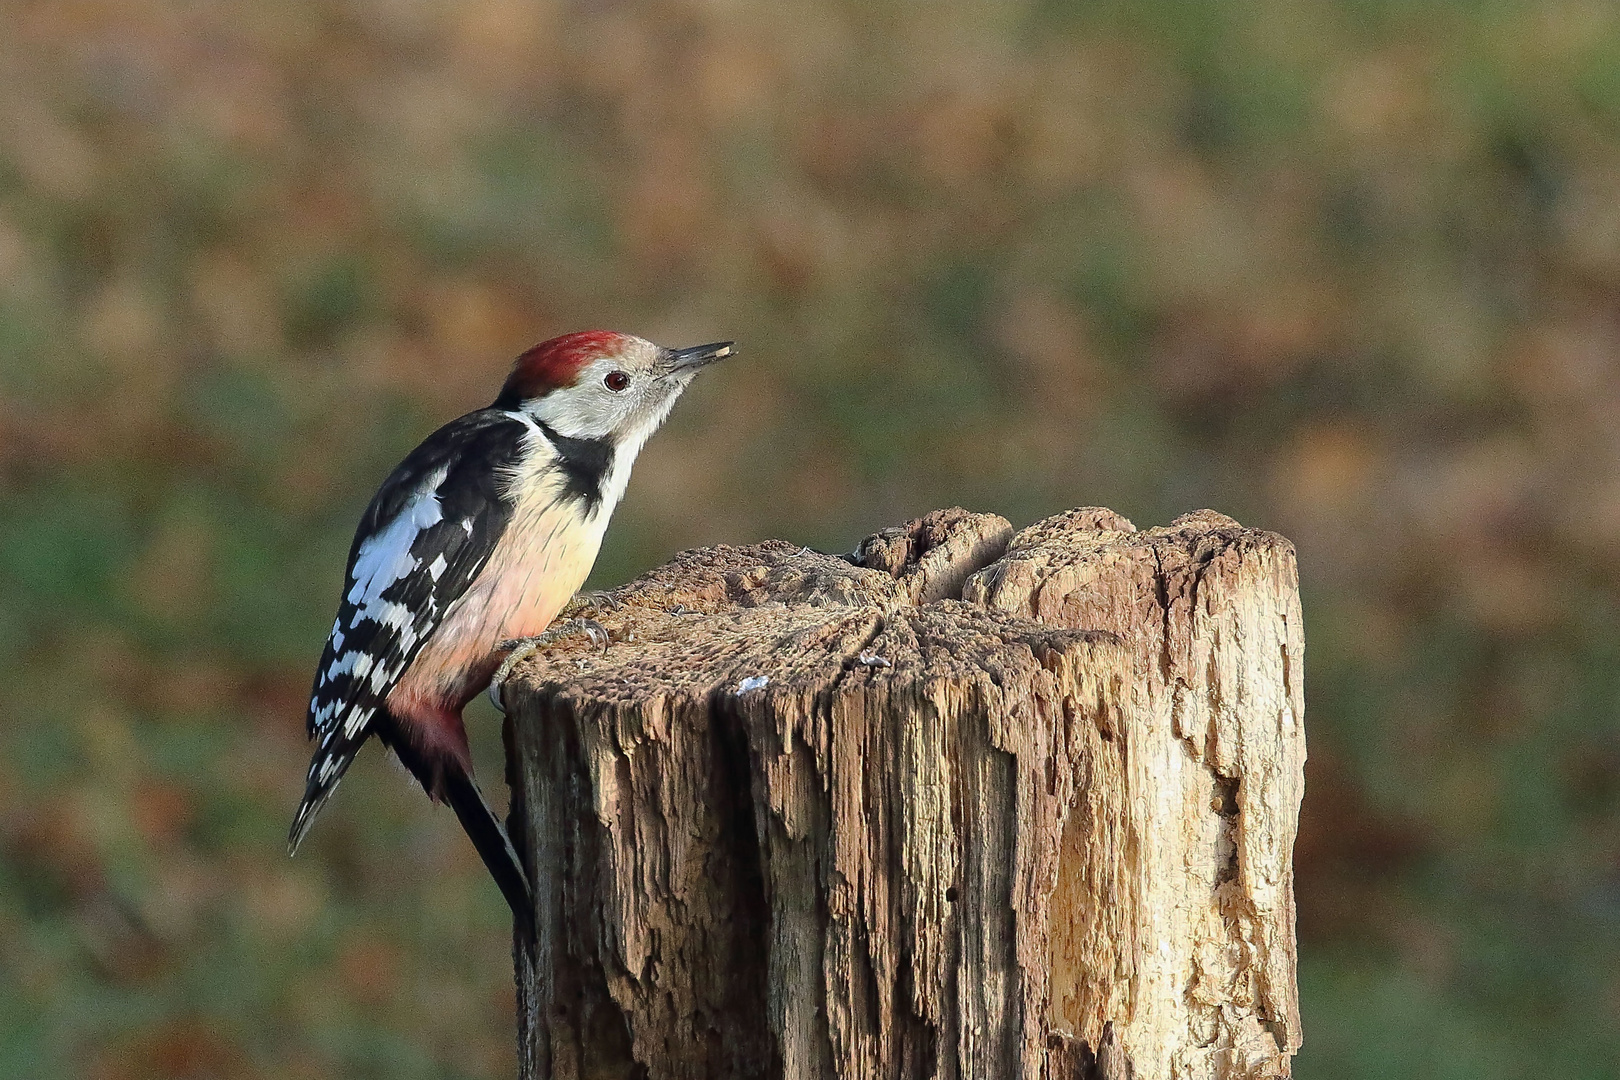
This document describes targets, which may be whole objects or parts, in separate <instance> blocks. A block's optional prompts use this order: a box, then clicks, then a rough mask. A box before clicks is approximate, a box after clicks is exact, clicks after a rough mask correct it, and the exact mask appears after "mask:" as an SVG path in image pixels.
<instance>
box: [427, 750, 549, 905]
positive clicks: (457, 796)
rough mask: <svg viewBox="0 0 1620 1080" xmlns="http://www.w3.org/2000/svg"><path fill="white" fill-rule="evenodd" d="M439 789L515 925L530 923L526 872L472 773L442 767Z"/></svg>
mask: <svg viewBox="0 0 1620 1080" xmlns="http://www.w3.org/2000/svg"><path fill="white" fill-rule="evenodd" d="M441 790H442V791H443V794H444V801H445V802H447V803H449V804H450V808H451V809H452V810H454V811H455V812H456V817H457V818H459V819H460V820H461V827H462V828H463V829H465V830H466V832H467V836H468V838H469V839H471V840H472V842H473V847H475V848H477V849H478V854H479V856H480V857H481V858H483V860H484V865H485V866H486V867H488V868H489V872H490V875H491V876H492V877H494V879H495V884H496V885H499V886H500V889H501V893H502V895H504V896H505V897H506V902H507V904H508V905H510V906H511V908H512V915H513V916H514V917H515V918H516V919H517V920H518V925H519V926H521V927H524V928H528V927H531V926H533V925H534V894H533V893H532V892H531V891H530V889H529V878H528V875H526V874H525V873H524V872H523V861H522V860H521V859H519V858H518V853H517V849H516V848H514V847H513V846H512V839H511V837H510V836H508V835H507V832H506V826H505V825H502V824H501V821H500V819H499V818H497V817H496V816H495V811H493V810H491V809H490V807H489V803H487V802H485V801H484V793H483V792H482V791H479V790H478V785H477V784H476V783H474V782H473V779H472V777H470V776H465V775H463V774H461V773H460V772H459V770H446V772H445V774H444V777H443V784H442V788H441Z"/></svg>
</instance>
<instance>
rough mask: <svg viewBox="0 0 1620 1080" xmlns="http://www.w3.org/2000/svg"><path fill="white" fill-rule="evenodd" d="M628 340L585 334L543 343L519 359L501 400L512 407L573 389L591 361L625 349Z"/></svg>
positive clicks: (610, 334) (593, 332)
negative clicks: (549, 394) (582, 371)
mask: <svg viewBox="0 0 1620 1080" xmlns="http://www.w3.org/2000/svg"><path fill="white" fill-rule="evenodd" d="M625 344H626V336H625V335H624V334H618V333H615V332H613V331H612V330H582V331H580V332H579V333H577V334H564V335H563V336H562V337H554V338H552V339H551V340H550V341H542V342H541V343H540V344H538V345H536V346H535V347H534V348H532V349H530V350H529V351H528V352H525V353H524V354H523V355H522V356H520V357H518V358H517V363H516V364H514V365H512V374H511V375H509V376H507V379H506V385H505V386H503V387H501V396H500V398H499V399H498V401H499V402H501V403H502V404H505V405H508V406H512V405H516V404H517V403H518V402H520V401H524V400H526V399H528V398H535V397H539V396H540V395H542V394H544V393H546V392H547V391H550V390H557V389H560V388H562V387H565V386H573V385H574V383H575V382H576V381H577V380H578V379H579V373H580V370H581V369H582V368H584V367H585V365H587V364H589V363H590V362H591V361H592V360H596V359H598V358H600V357H603V356H611V355H612V354H614V353H617V352H620V351H622V350H623V349H624V346H625Z"/></svg>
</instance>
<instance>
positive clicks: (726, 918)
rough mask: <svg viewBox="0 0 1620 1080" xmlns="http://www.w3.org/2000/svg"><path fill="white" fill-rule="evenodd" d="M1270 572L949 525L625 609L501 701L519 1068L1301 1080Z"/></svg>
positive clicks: (1220, 542) (679, 565) (1203, 545)
mask: <svg viewBox="0 0 1620 1080" xmlns="http://www.w3.org/2000/svg"><path fill="white" fill-rule="evenodd" d="M1293 565H1294V564H1293V552H1292V549H1291V548H1290V547H1289V545H1288V544H1287V542H1286V541H1284V540H1282V539H1281V538H1280V537H1275V536H1273V535H1271V534H1268V533H1261V532H1257V531H1254V530H1245V529H1242V528H1241V527H1239V526H1237V524H1236V523H1235V522H1231V521H1230V520H1229V519H1226V518H1221V517H1219V515H1213V514H1209V513H1207V512H1206V513H1204V514H1202V515H1195V516H1191V517H1188V518H1183V519H1180V520H1179V521H1178V522H1176V523H1175V524H1174V525H1172V526H1171V527H1170V528H1169V529H1162V530H1153V531H1150V532H1146V533H1138V532H1136V531H1135V530H1133V529H1132V528H1131V527H1130V525H1129V523H1128V522H1125V521H1124V520H1123V519H1121V518H1119V517H1118V516H1117V515H1113V514H1112V513H1110V512H1108V511H1102V510H1084V511H1073V512H1070V513H1069V514H1065V515H1060V516H1059V517H1057V518H1054V519H1050V520H1048V521H1046V522H1042V523H1039V524H1038V525H1035V526H1032V527H1030V528H1029V529H1025V530H1023V531H1022V532H1018V533H1016V534H1015V533H1014V532H1013V530H1012V527H1011V526H1010V525H1009V524H1008V523H1007V522H1006V521H1005V520H1004V519H1001V518H998V517H995V516H994V515H981V514H971V513H968V512H967V511H963V510H959V509H958V510H948V511H936V512H935V513H933V514H930V515H928V516H927V517H925V518H922V519H919V520H917V521H915V522H911V523H908V524H907V525H905V526H901V527H899V528H897V529H891V530H885V531H884V532H882V533H879V534H876V535H875V536H873V537H869V538H868V539H867V540H866V541H864V542H863V543H862V544H861V545H860V546H859V547H858V548H857V551H856V553H855V554H854V555H853V556H850V557H847V558H846V557H837V556H829V555H823V554H819V553H815V552H810V551H807V550H804V549H801V548H797V547H795V546H794V545H791V544H786V543H782V542H776V541H773V542H768V543H764V544H759V545H754V546H750V547H717V548H710V549H703V550H699V551H689V552H683V553H682V554H681V555H679V556H677V557H676V558H675V559H674V560H672V561H671V562H670V563H668V564H666V565H665V566H662V567H659V568H658V569H656V570H654V571H652V572H650V573H649V574H647V575H645V576H643V577H642V578H639V579H637V580H636V581H634V582H632V583H630V584H629V585H626V586H625V587H624V588H622V589H620V590H617V591H616V593H615V594H614V596H615V598H616V599H617V601H618V604H619V606H618V607H617V608H616V609H614V610H606V611H603V612H601V613H600V614H599V616H598V618H599V620H600V621H601V622H602V623H603V624H604V625H605V626H606V627H607V629H608V630H609V634H610V644H609V645H608V646H607V647H606V648H605V649H604V648H600V647H596V646H593V645H592V644H591V643H590V642H588V641H586V640H585V639H583V638H581V639H579V640H577V641H573V640H570V641H566V642H564V643H561V644H559V645H558V646H557V647H555V648H553V649H551V650H548V652H547V653H546V654H544V655H540V656H536V657H534V658H532V659H531V660H528V661H526V662H524V663H523V664H522V665H520V666H519V667H518V669H517V671H516V672H515V673H514V678H513V680H512V681H511V682H509V683H508V684H507V688H506V692H505V697H506V700H507V702H508V703H509V705H510V707H511V714H510V717H509V724H508V737H509V742H510V749H511V752H512V767H513V777H512V779H513V780H514V806H513V825H514V830H515V832H516V833H517V834H518V840H519V847H520V850H522V851H523V852H524V854H525V858H526V859H527V860H528V861H529V864H530V872H531V874H532V877H533V880H534V882H535V886H536V901H537V911H538V915H537V918H538V924H537V926H536V927H534V928H533V931H534V932H533V933H532V934H530V933H520V934H519V935H518V942H517V949H516V953H517V961H518V982H519V999H520V1002H519V1004H520V1008H519V1013H520V1015H519V1028H520V1032H519V1036H520V1037H519V1043H520V1050H521V1054H520V1058H521V1065H522V1075H523V1076H525V1077H550V1076H555V1077H636V1076H646V1077H659V1078H661V1077H671V1078H674V1077H743V1076H749V1077H754V1076H782V1077H792V1078H813V1077H833V1076H839V1077H844V1076H850V1077H893V1076H905V1077H932V1076H940V1077H954V1076H971V1077H1013V1076H1027V1077H1037V1076H1053V1077H1056V1076H1073V1077H1103V1076H1108V1077H1124V1076H1127V1075H1130V1076H1136V1077H1160V1076H1162V1077H1166V1078H1168V1077H1172V1076H1175V1077H1234V1078H1236V1077H1245V1078H1247V1077H1262V1076H1274V1075H1286V1074H1287V1070H1288V1059H1289V1056H1290V1055H1291V1054H1292V1052H1293V1050H1294V1049H1296V1048H1297V1046H1298V1044H1299V1025H1298V1016H1297V1006H1296V1004H1295V1001H1294V993H1295V991H1294V982H1293V910H1292V878H1291V871H1290V869H1289V866H1290V856H1291V851H1292V841H1293V829H1294V821H1295V817H1296V815H1297V810H1298V801H1299V794H1300V787H1301V781H1300V769H1301V766H1302V763H1303V731H1302V728H1301V711H1302V703H1301V702H1300V700H1299V687H1300V686H1301V680H1300V673H1299V665H1300V662H1301V656H1300V654H1301V650H1302V646H1301V644H1300V640H1299V612H1298V599H1297V593H1296V590H1295V588H1294V584H1293V582H1294V578H1293V573H1294V570H1293ZM958 597H962V598H961V599H959V598H958Z"/></svg>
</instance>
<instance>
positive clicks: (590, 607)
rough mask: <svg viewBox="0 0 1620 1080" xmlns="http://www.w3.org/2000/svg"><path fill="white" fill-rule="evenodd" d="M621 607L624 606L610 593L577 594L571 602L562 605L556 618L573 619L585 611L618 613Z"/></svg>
mask: <svg viewBox="0 0 1620 1080" xmlns="http://www.w3.org/2000/svg"><path fill="white" fill-rule="evenodd" d="M622 607H624V604H623V603H622V602H621V601H620V600H619V598H618V597H616V596H614V595H613V594H612V593H610V592H577V593H575V594H574V598H573V599H572V600H570V601H568V603H567V604H565V605H563V609H562V611H561V612H559V613H558V615H557V617H558V618H559V619H573V618H577V617H578V616H579V615H581V614H582V613H584V612H587V611H589V612H593V613H594V612H598V611H618V610H619V609H620V608H622Z"/></svg>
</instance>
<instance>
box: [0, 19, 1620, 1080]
mask: <svg viewBox="0 0 1620 1080" xmlns="http://www.w3.org/2000/svg"><path fill="white" fill-rule="evenodd" d="M598 326H606V327H614V328H619V329H624V330H631V331H634V332H637V333H641V334H644V335H646V336H649V337H652V338H655V339H657V340H659V341H663V342H667V343H671V344H686V343H692V342H697V341H708V340H712V339H715V338H721V337H726V338H736V339H737V340H738V341H739V342H740V343H741V348H742V355H741V356H740V357H739V358H738V359H737V360H736V361H734V362H731V363H728V364H727V365H725V366H724V368H723V369H717V370H716V372H715V373H714V374H712V375H710V376H708V377H707V378H705V379H703V380H701V381H700V382H699V383H698V384H697V386H696V388H695V389H694V390H693V391H692V393H691V394H690V395H688V398H687V399H686V400H685V401H683V402H682V404H681V406H680V408H679V409H678V410H677V411H676V414H675V416H674V418H673V420H672V421H671V424H670V426H669V428H668V429H667V430H666V431H665V432H664V433H662V434H661V435H659V436H658V438H657V439H656V440H655V441H654V442H653V444H652V445H651V446H650V447H649V449H648V451H647V452H646V454H644V455H643V458H642V461H641V464H640V465H639V466H638V471H637V475H636V478H635V480H634V481H633V483H632V485H631V490H630V495H629V498H628V500H627V502H626V504H625V505H624V507H623V508H622V510H621V511H620V514H619V517H618V521H617V524H616V526H615V528H614V529H613V530H612V531H611V532H610V534H609V537H608V540H607V545H606V548H605V549H604V551H603V554H602V558H601V561H600V563H599V564H598V569H597V574H596V579H595V580H596V581H597V583H598V584H602V585H606V584H612V583H616V582H619V581H622V580H624V579H625V578H627V577H629V576H631V575H633V574H634V573H636V572H637V571H639V570H641V569H644V568H646V567H648V566H651V565H654V564H656V563H657V562H660V561H662V560H663V559H664V558H666V557H667V556H668V555H670V554H671V553H672V552H674V551H675V550H676V549H678V548H680V547H684V546H690V545H695V544H703V543H710V542H716V541H730V542H749V541H753V540H756V539H762V538H766V537H773V536H780V537H784V538H789V539H792V540H794V541H801V542H804V543H809V544H814V545H818V546H823V547H826V548H829V549H832V550H846V549H847V548H848V547H850V546H851V545H852V544H853V542H854V541H855V540H856V539H857V538H858V537H860V536H861V535H863V534H864V533H866V532H868V531H871V530H874V529H876V528H878V527H881V526H885V525H889V524H893V523H897V522H899V521H901V520H903V519H905V518H907V517H909V516H913V515H916V514H918V513H921V512H923V511H926V510H929V509H932V508H934V507H938V506H946V505H951V504H963V505H966V506H968V507H971V508H974V509H982V510H995V511H999V512H1001V513H1003V514H1006V515H1007V516H1009V517H1011V518H1012V519H1013V520H1014V522H1015V523H1017V524H1025V523H1028V522H1030V521H1032V520H1035V519H1037V518H1040V517H1042V516H1045V515H1047V514H1049V513H1052V512H1055V511H1058V510H1061V509H1064V508H1067V507H1071V506H1076V505H1083V504H1105V505H1108V506H1111V507H1113V508H1115V509H1117V510H1119V511H1121V512H1123V513H1125V514H1127V515H1128V516H1130V517H1131V518H1133V519H1134V520H1135V521H1136V522H1137V524H1138V525H1140V526H1144V527H1145V526H1149V525H1154V524H1162V523H1164V522H1166V521H1168V520H1169V519H1170V518H1172V517H1174V516H1175V515H1177V514H1179V513H1181V512H1183V511H1185V510H1190V509H1193V508H1197V507H1203V506H1211V507H1215V508H1218V509H1220V510H1223V511H1225V512H1227V513H1230V514H1232V515H1234V516H1236V517H1238V518H1239V519H1240V520H1242V521H1243V522H1245V523H1246V524H1250V525H1256V526H1263V527H1265V528H1270V529H1276V530H1279V531H1281V532H1283V533H1286V534H1287V535H1288V536H1290V537H1291V538H1292V539H1293V540H1294V541H1295V542H1296V544H1297V545H1298V548H1299V555H1300V565H1301V570H1302V576H1303V588H1304V592H1305V610H1306V615H1307V620H1308V641H1309V643H1310V651H1309V663H1308V667H1309V673H1310V674H1309V685H1308V699H1309V712H1308V721H1309V727H1310V732H1311V746H1310V750H1311V760H1310V766H1309V769H1308V795H1307V799H1306V803H1305V809H1304V819H1303V822H1302V827H1301V835H1300V841H1299V849H1298V887H1299V934H1300V942H1301V957H1302V970H1301V976H1302V987H1301V996H1302V1005H1303V1009H1304V1018H1305V1035H1306V1044H1305V1048H1304V1050H1303V1051H1302V1052H1301V1054H1300V1056H1299V1058H1298V1061H1297V1075H1299V1076H1300V1077H1303V1078H1310V1080H1316V1078H1345V1080H1358V1078H1375V1077H1378V1078H1382V1077H1458V1078H1463V1077H1466V1078H1470V1080H1481V1078H1495V1077H1543V1076H1545V1077H1552V1076H1557V1077H1613V1076H1616V1075H1620V1064H1617V1062H1620V592H1617V586H1620V9H1617V6H1616V5H1614V4H1612V3H1609V2H1605V0H1571V2H1539V3H1528V2H1525V3H1518V2H1508V0H1427V2H1417V0H1405V2H1397V0H1342V2H1338V3H1327V2H1321V0H1224V2H1217V0H1203V2H1195V0H1134V2H1126V0H1117V2H1096V3H1081V2H1077V0H1033V2H1013V0H938V2H934V3H928V4H900V3H892V2H876V3H874V2H859V0H846V2H841V3H840V2H803V0H785V2H783V0H778V2H775V3H765V2H758V0H753V2H751V0H707V2H700V0H689V2H670V3H657V4H631V3H615V2H610V0H599V2H580V3H573V4H562V3H544V2H530V0H354V2H350V3H327V4H317V3H311V2H307V0H261V2H259V3H255V4H223V3H211V2H207V0H203V2H178V0H176V2H172V3H162V2H156V0H125V2H120V3H111V2H95V0H84V2H72V0H63V2H52V3H28V2H21V0H0V391H3V392H0V1075H4V1076H8V1077H10V1076H17V1077H41V1078H56V1077H63V1078H66V1077H75V1078H76V1077H89V1078H93V1080H122V1078H130V1080H135V1078H147V1077H199V1078H200V1077H230V1078H237V1077H244V1078H245V1077H291V1078H309V1080H315V1078H324V1077H406V1078H413V1077H424V1078H426V1077H446V1078H449V1077H467V1078H482V1077H504V1076H508V1075H510V1074H511V1071H512V1067H513V1066H512V1056H511V1055H512V1050H511V1038H512V1035H511V1033H512V1015H511V1008H512V1006H511V999H512V992H511V976H510V968H509V965H508V942H507V936H506V931H507V925H508V924H507V920H506V918H505V915H504V911H503V907H502V903H501V900H500V897H499V895H498V894H497V892H496V891H495V889H494V887H493V886H492V885H491V884H490V883H489V882H488V881H487V880H486V879H485V878H484V876H483V874H482V872H481V870H480V868H479V866H478V864H477V862H476V858H475V856H474V855H473V853H472V851H471V848H470V846H469V845H468V844H467V843H466V842H465V841H464V840H463V839H462V837H461V836H460V834H459V832H458V831H457V829H456V826H455V823H454V819H453V818H452V816H451V815H450V814H449V813H447V812H443V811H439V812H435V811H434V810H433V809H431V808H430V806H429V805H428V803H427V802H426V800H424V799H423V798H422V797H421V796H420V794H419V793H418V792H417V791H416V790H415V789H414V788H413V787H412V786H411V785H409V784H407V783H406V782H404V780H403V779H402V777H401V776H400V775H399V774H398V771H397V770H396V769H394V768H393V767H391V766H390V765H388V764H386V762H385V759H384V758H383V756H382V755H381V754H380V753H377V752H369V753H368V754H366V755H365V756H364V757H363V759H362V762H361V763H360V765H359V766H358V767H357V768H356V769H355V770H354V771H353V772H352V773H351V774H350V779H349V780H348V782H347V783H346V784H345V785H344V789H343V791H342V793H341V795H340V797H339V798H338V799H336V800H335V801H334V803H333V804H332V806H331V808H330V809H329V810H328V812H327V813H326V815H325V817H324V818H323V820H322V821H321V823H320V825H319V827H318V828H317V829H316V830H315V832H314V834H313V836H312V838H311V842H310V843H309V844H308V845H307V846H306V848H305V853H304V854H303V855H301V857H300V858H298V859H297V860H293V861H289V860H287V859H286V858H285V856H284V854H283V849H282V844H283V836H284V833H285V828H286V824H287V821H288V815H289V813H290V812H291V810H292V808H293V804H294V801H295V799H296V797H297V795H298V793H299V790H300V788H301V785H302V775H303V768H304V764H305V761H306V760H307V759H306V747H305V744H304V739H303V717H304V703H305V694H306V693H307V690H308V686H309V678H310V675H311V672H312V669H313V665H314V662H315V660H316V658H317V655H318V653H319V651H320V647H321V643H322V641H323V638H324V634H325V631H326V629H327V626H328V621H329V620H330V618H331V612H332V610H333V607H334V604H335V602H336V596H337V588H338V583H339V576H340V573H341V569H342V563H343V558H344V555H345V553H346V550H347V545H348V542H349V538H350V535H351V530H352V529H353V527H354V523H355V521H356V520H357V518H358V515H359V512H360V509H361V508H362V506H363V505H364V503H365V501H366V499H367V498H368V497H369V495H370V493H371V491H372V490H373V489H374V488H375V486H376V484H377V483H378V482H379V481H380V480H381V478H382V477H383V476H384V475H385V473H386V472H387V471H388V469H389V468H390V467H391V466H392V465H393V464H394V462H396V461H397V460H398V459H399V458H400V457H401V456H402V455H403V453H404V452H405V451H406V450H408V449H409V448H410V447H411V446H412V445H414V444H415V442H416V441H417V440H418V439H420V438H421V437H422V436H424V435H425V434H426V433H427V432H428V431H430V430H431V429H432V428H433V427H434V426H436V425H437V424H439V423H440V422H442V421H444V420H446V419H448V418H450V417H452V416H454V415H456V414H458V413H460V412H463V411H465V410H467V409H469V408H473V407H476V406H478V405H481V404H483V403H485V402H486V401H487V400H488V399H490V398H491V397H492V396H493V393H494V390H495V388H496V386H497V385H498V383H499V382H500V380H501V378H502V375H503V373H504V371H505V369H506V366H507V365H508V363H509V362H510V360H511V358H512V357H513V356H514V355H515V354H516V353H517V352H518V351H520V350H521V349H522V348H524V347H525V346H527V345H528V344H530V343H532V342H534V341H536V340H538V339H540V338H544V337H548V336H550V335H552V334H556V333H560V332H563V331H568V330H575V329H582V328H586V327H598ZM473 739H474V743H475V744H476V745H477V746H478V748H479V751H480V754H481V755H482V756H481V768H482V770H483V773H484V775H485V776H486V777H490V776H498V775H499V772H498V762H499V739H498V736H497V729H496V727H495V726H494V724H493V723H492V721H491V719H490V714H489V713H488V712H487V710H486V711H484V712H480V713H479V714H478V722H477V723H475V725H474V731H473Z"/></svg>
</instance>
